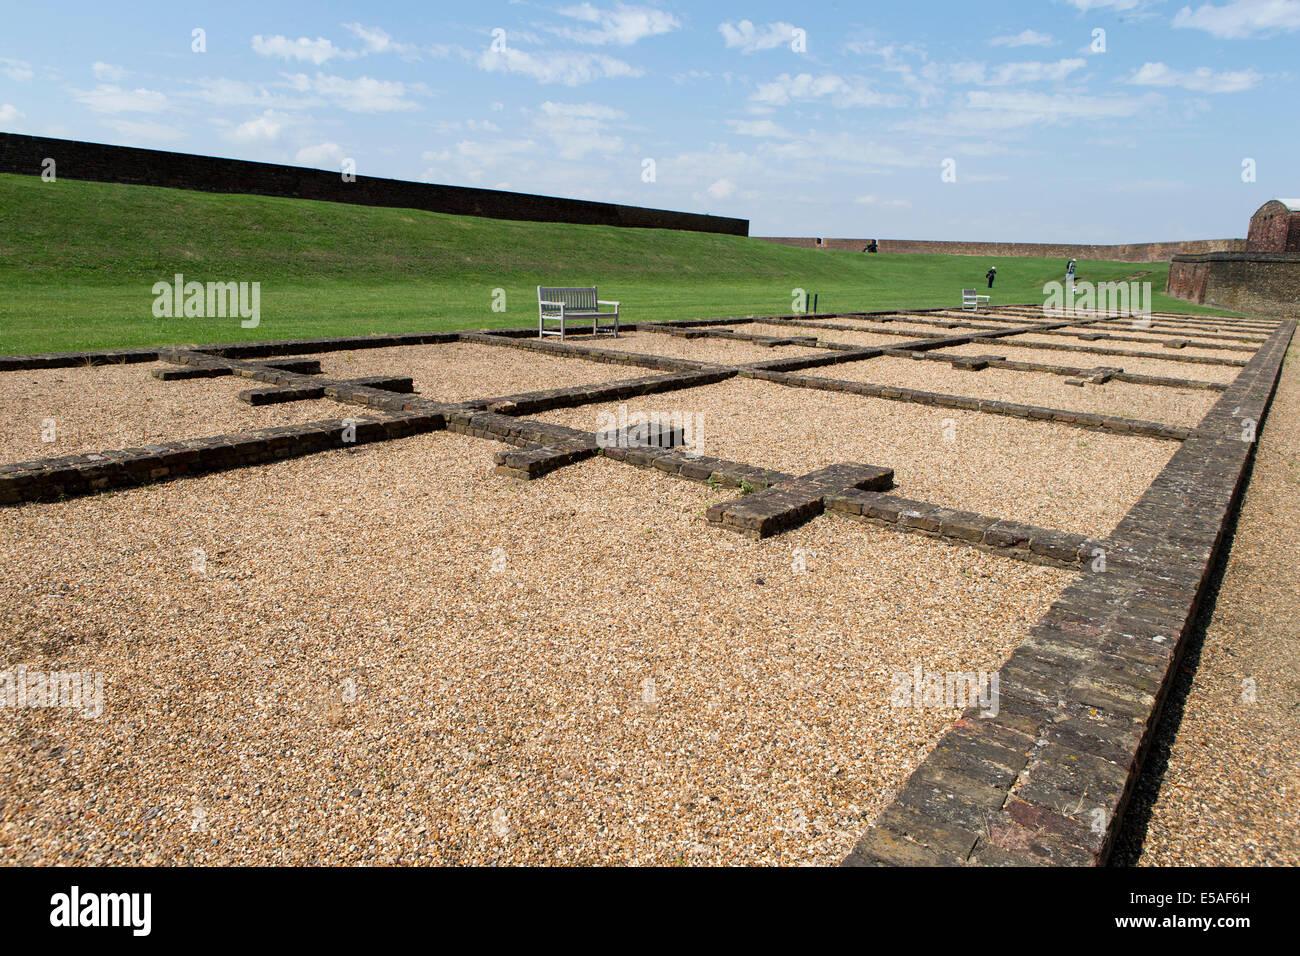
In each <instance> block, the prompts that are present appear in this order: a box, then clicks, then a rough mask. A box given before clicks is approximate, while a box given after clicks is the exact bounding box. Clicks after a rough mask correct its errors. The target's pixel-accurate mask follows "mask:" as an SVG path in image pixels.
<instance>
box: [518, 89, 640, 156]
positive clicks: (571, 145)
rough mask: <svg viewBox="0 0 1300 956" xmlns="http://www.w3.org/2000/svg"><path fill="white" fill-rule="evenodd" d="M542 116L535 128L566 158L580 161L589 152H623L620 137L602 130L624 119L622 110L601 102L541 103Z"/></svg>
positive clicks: (609, 153)
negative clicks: (613, 122) (605, 125)
mask: <svg viewBox="0 0 1300 956" xmlns="http://www.w3.org/2000/svg"><path fill="white" fill-rule="evenodd" d="M542 113H543V114H544V115H543V116H542V117H538V118H536V119H535V120H534V122H533V125H534V127H535V129H536V131H537V133H538V134H539V135H542V136H546V137H547V138H549V139H550V140H551V143H552V146H551V149H552V150H553V151H554V152H555V153H556V154H557V155H559V156H561V157H563V158H566V159H579V158H581V157H583V156H585V155H587V154H588V153H601V154H604V155H611V154H613V153H618V152H621V151H622V150H623V140H622V138H621V137H618V136H613V135H610V134H608V133H605V132H604V131H603V124H605V123H607V122H609V121H612V120H620V119H623V118H624V117H625V115H626V114H624V113H623V112H622V111H621V110H616V109H613V108H612V107H609V106H602V105H600V104H599V103H553V102H551V101H549V100H548V101H547V102H545V103H543V104H542Z"/></svg>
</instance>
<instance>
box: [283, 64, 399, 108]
mask: <svg viewBox="0 0 1300 956" xmlns="http://www.w3.org/2000/svg"><path fill="white" fill-rule="evenodd" d="M285 78H286V79H287V80H288V81H289V85H290V86H292V87H293V88H294V89H295V90H297V91H298V92H300V93H313V94H315V95H317V96H319V97H321V98H323V99H325V100H327V101H328V102H331V103H333V104H334V105H336V106H340V107H342V108H343V109H345V110H347V111H349V112H351V113H391V112H394V111H397V110H413V109H418V108H419V106H418V104H416V103H413V102H411V101H410V100H408V99H406V95H407V93H408V92H409V91H410V88H408V87H407V85H406V84H405V83H400V82H397V81H395V80H376V79H374V78H372V77H369V76H361V77H357V78H356V79H349V78H346V77H342V76H329V75H327V74H324V73H317V74H316V75H315V76H314V77H309V76H307V75H306V74H305V73H295V74H292V75H289V74H286V76H285Z"/></svg>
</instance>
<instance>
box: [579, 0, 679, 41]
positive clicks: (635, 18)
mask: <svg viewBox="0 0 1300 956" xmlns="http://www.w3.org/2000/svg"><path fill="white" fill-rule="evenodd" d="M560 13H561V14H563V15H564V16H566V17H572V18H573V19H575V20H581V21H582V22H584V23H590V24H593V26H592V27H590V28H587V29H574V28H570V27H566V28H563V29H559V30H557V31H556V32H557V33H559V34H560V35H561V36H565V37H568V38H569V39H570V40H573V41H575V42H577V43H587V44H591V45H592V46H604V45H605V44H607V43H612V44H615V45H617V46H631V45H632V44H633V43H636V42H637V41H638V40H644V39H645V38H646V37H652V36H659V35H660V34H663V33H670V32H672V31H673V30H677V29H680V27H681V25H682V23H681V21H680V20H678V19H677V18H676V17H675V16H673V15H672V14H671V13H666V12H664V11H663V10H656V9H654V8H653V7H634V6H628V5H626V4H622V3H620V4H619V5H618V6H616V7H614V9H612V10H602V9H600V8H599V7H595V6H592V5H591V4H590V3H580V4H578V5H577V6H574V7H565V8H563V9H561V10H560Z"/></svg>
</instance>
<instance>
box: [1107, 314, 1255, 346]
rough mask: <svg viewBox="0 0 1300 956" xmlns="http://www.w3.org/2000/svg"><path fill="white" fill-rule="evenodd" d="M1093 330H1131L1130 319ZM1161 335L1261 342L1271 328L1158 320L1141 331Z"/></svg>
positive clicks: (1109, 323) (1153, 320)
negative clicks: (1227, 336)
mask: <svg viewBox="0 0 1300 956" xmlns="http://www.w3.org/2000/svg"><path fill="white" fill-rule="evenodd" d="M1093 328H1095V329H1097V330H1098V331H1108V330H1116V331H1118V330H1120V329H1131V328H1133V320H1132V319H1122V320H1120V321H1117V322H1100V323H1098V324H1097V325H1095V326H1093ZM1142 331H1149V332H1154V333H1158V334H1163V335H1178V334H1180V333H1182V332H1186V333H1187V334H1188V335H1196V334H1209V335H1221V334H1231V335H1242V336H1246V337H1248V338H1253V339H1258V340H1260V341H1263V340H1264V339H1266V338H1268V337H1269V335H1270V334H1272V331H1273V329H1272V328H1266V329H1260V328H1256V327H1254V326H1234V325H1190V324H1185V323H1182V322H1165V321H1162V320H1160V319H1152V320H1151V328H1150V329H1143V330H1142Z"/></svg>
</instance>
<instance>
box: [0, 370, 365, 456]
mask: <svg viewBox="0 0 1300 956" xmlns="http://www.w3.org/2000/svg"><path fill="white" fill-rule="evenodd" d="M162 364H163V366H164V367H167V368H175V367H176V366H174V365H169V364H166V363H162ZM158 367H159V363H147V364H146V363H141V364H138V365H100V366H93V367H76V368H58V369H41V370H37V371H20V372H0V407H3V408H4V415H3V416H2V417H0V462H6V463H8V462H15V461H27V460H30V459H33V458H52V457H56V456H59V455H75V454H81V453H84V452H93V451H105V450H108V449H113V448H130V447H136V446H139V445H147V444H150V443H152V442H160V441H177V440H179V439H182V438H199V437H203V436H206V435H220V434H224V433H228V432H239V431H248V430H251V429H255V428H269V427H270V426H272V425H296V424H300V423H302V422H310V421H317V420H319V419H323V418H347V417H349V416H353V417H356V416H361V415H364V414H365V410H364V409H359V408H357V407H356V406H355V405H339V404H336V403H334V402H325V401H322V402H289V403H286V404H284V405H264V406H261V407H258V408H254V407H252V406H251V405H245V404H244V403H243V402H240V401H237V400H236V399H235V395H236V394H237V393H238V392H241V391H244V390H245V389H250V388H258V387H262V383H260V382H254V381H251V380H250V379H246V378H236V377H233V376H231V377H227V378H208V379H194V380H192V381H178V382H163V381H159V380H158V379H156V378H154V377H153V376H152V375H150V374H149V372H150V369H153V368H158ZM47 419H53V420H54V441H52V442H45V441H42V440H41V435H42V431H43V429H44V428H45V422H46V420H47Z"/></svg>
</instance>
